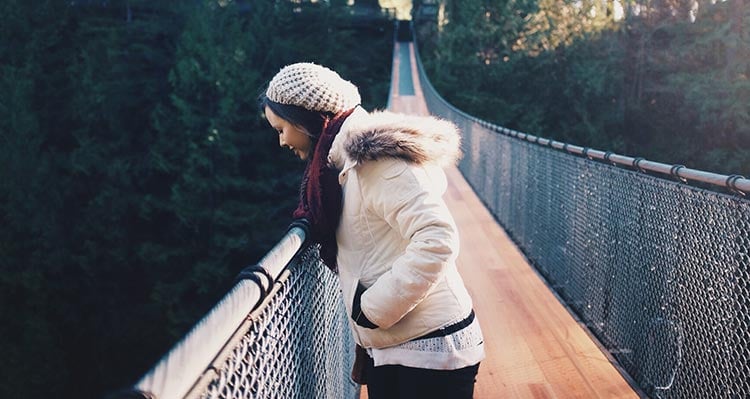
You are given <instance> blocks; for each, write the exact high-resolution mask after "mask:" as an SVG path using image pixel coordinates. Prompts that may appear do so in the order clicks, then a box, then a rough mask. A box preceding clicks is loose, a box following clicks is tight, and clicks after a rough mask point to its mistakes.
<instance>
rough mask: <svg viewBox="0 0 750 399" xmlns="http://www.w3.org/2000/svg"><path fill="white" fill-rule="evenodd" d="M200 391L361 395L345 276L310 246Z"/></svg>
mask: <svg viewBox="0 0 750 399" xmlns="http://www.w3.org/2000/svg"><path fill="white" fill-rule="evenodd" d="M288 271H289V273H288V274H287V276H288V277H287V278H283V279H280V281H279V282H278V283H277V284H278V285H279V289H278V291H276V292H275V294H274V295H273V296H272V297H271V298H270V300H269V302H268V303H267V304H266V305H265V306H264V307H262V308H261V310H260V312H257V317H256V318H255V319H254V320H253V321H252V323H251V324H250V328H249V329H248V330H247V331H246V332H244V336H243V337H242V338H241V339H240V340H239V343H238V344H237V345H236V346H235V347H234V349H233V350H232V351H231V354H230V355H229V357H228V358H227V360H226V361H225V362H224V365H223V366H222V367H221V368H220V369H219V370H217V372H218V376H217V377H216V378H214V379H213V381H211V382H210V384H209V385H208V387H207V388H206V389H205V390H204V391H203V392H202V393H200V395H199V397H201V398H305V399H307V398H355V397H357V396H358V393H359V385H357V384H355V383H354V382H353V381H352V380H351V379H350V378H349V375H350V371H351V367H352V362H353V360H354V341H353V339H352V337H351V333H350V329H349V326H348V324H347V316H346V311H345V310H344V305H343V302H342V301H341V298H340V290H339V284H338V279H337V278H336V276H335V275H334V274H333V273H332V272H330V271H329V270H328V269H327V268H326V267H325V266H324V265H322V264H321V263H320V258H319V257H318V252H317V248H316V247H311V248H308V249H307V250H305V251H304V252H303V253H302V254H301V255H300V256H298V257H297V259H296V260H295V261H294V262H292V263H291V264H290V266H289V268H288Z"/></svg>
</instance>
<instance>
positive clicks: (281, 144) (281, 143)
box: [279, 134, 286, 147]
mask: <svg viewBox="0 0 750 399" xmlns="http://www.w3.org/2000/svg"><path fill="white" fill-rule="evenodd" d="M285 145H286V143H285V142H284V135H283V134H280V135H279V147H283V146H285Z"/></svg>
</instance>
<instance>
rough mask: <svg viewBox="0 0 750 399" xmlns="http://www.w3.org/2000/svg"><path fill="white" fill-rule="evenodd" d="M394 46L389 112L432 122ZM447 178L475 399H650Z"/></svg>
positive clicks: (403, 46)
mask: <svg viewBox="0 0 750 399" xmlns="http://www.w3.org/2000/svg"><path fill="white" fill-rule="evenodd" d="M395 46H396V47H395V48H394V52H393V54H394V59H393V74H392V79H393V80H392V82H391V97H390V99H389V100H390V101H389V106H390V109H391V110H393V111H397V112H404V113H413V114H427V113H428V110H427V105H426V104H425V101H424V99H423V96H422V88H421V85H420V82H419V74H418V73H417V67H416V62H415V54H414V47H413V44H412V43H408V42H396V43H395ZM446 172H447V175H448V180H449V188H448V192H447V193H446V196H445V200H446V202H447V204H448V206H449V207H450V209H451V210H452V212H453V215H454V217H455V219H456V223H457V224H458V227H459V231H460V234H461V253H460V255H459V257H458V267H459V270H460V272H461V274H462V275H463V277H464V280H465V282H466V284H467V286H468V288H469V291H470V293H471V296H472V298H473V300H474V308H475V310H476V313H477V315H478V317H479V321H480V324H481V326H482V330H483V332H484V336H485V348H486V351H487V358H486V359H485V360H484V361H483V362H482V365H481V367H480V369H479V376H478V378H477V385H476V389H475V398H480V399H481V398H487V399H489V398H493V399H494V398H637V397H639V396H643V395H641V394H639V393H638V392H636V391H635V390H634V389H633V388H632V387H631V385H630V384H629V382H628V379H627V376H623V374H621V373H620V372H619V368H618V367H617V365H616V364H614V363H613V361H612V360H611V357H609V356H608V355H607V354H605V352H603V351H602V350H601V349H600V346H599V345H598V344H597V342H596V341H594V340H593V339H592V337H591V336H590V335H589V334H588V332H587V330H586V329H585V328H583V327H582V325H581V324H580V323H579V322H578V321H577V320H576V319H575V318H574V317H573V316H572V315H571V313H570V312H568V310H567V309H566V308H565V307H564V306H563V305H562V304H561V303H560V301H559V300H558V299H557V297H556V296H555V295H554V293H553V292H552V291H551V290H550V289H549V288H548V287H547V285H546V283H545V282H544V281H543V280H542V278H541V277H540V276H539V275H538V273H536V271H535V270H534V269H533V268H532V267H531V266H530V265H529V264H528V262H527V261H526V259H525V257H524V256H523V254H522V253H521V252H520V251H519V250H518V249H517V248H516V246H515V245H514V244H513V242H512V241H511V240H510V239H509V237H508V236H507V235H506V233H505V232H504V231H503V229H502V228H501V227H500V226H499V225H498V223H497V222H496V221H495V220H494V218H493V217H492V215H491V214H490V213H489V211H487V209H486V208H485V207H484V205H483V204H482V203H481V201H480V200H479V198H478V197H477V196H476V195H475V194H474V192H473V191H472V189H471V188H470V187H469V185H468V184H467V182H466V180H464V178H463V176H462V175H461V173H460V172H459V171H458V169H457V168H451V169H449V170H447V171H446ZM362 397H363V398H366V397H367V393H366V390H365V389H363V392H362Z"/></svg>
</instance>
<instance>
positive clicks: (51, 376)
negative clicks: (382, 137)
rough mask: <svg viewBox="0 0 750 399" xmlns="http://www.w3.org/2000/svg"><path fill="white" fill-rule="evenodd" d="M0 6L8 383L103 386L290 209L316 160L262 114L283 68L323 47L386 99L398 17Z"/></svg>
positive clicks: (132, 371)
mask: <svg viewBox="0 0 750 399" xmlns="http://www.w3.org/2000/svg"><path fill="white" fill-rule="evenodd" d="M0 11H2V16H0V19H2V22H0V34H2V37H3V38H4V43H3V45H2V46H0V90H2V93H3V96H0V140H1V142H2V145H1V146H0V164H2V165H3V167H2V168H0V226H2V227H0V314H3V316H4V317H3V323H0V340H2V342H3V343H4V347H5V348H7V350H6V351H5V352H4V354H5V362H4V364H5V365H6V366H5V367H3V368H2V371H1V372H0V397H3V398H33V397H40V398H41V397H95V396H101V395H102V394H103V393H105V392H108V391H113V390H115V389H117V388H120V387H124V386H127V385H129V384H132V383H133V382H135V380H136V379H137V378H138V377H140V376H141V375H142V374H143V373H144V372H145V371H146V370H148V368H150V367H151V366H152V365H153V364H154V363H155V362H156V361H157V360H158V359H159V357H161V356H162V355H163V354H164V353H165V352H166V351H167V350H168V349H169V348H170V347H171V346H172V345H173V344H174V343H175V341H176V340H177V339H178V338H179V337H180V336H182V335H183V334H184V333H185V332H186V331H187V329H188V328H190V327H191V326H192V325H193V324H194V323H195V322H196V321H197V319H198V318H200V317H201V316H202V315H203V314H204V313H205V312H206V311H207V310H208V309H209V308H210V307H211V306H213V305H214V304H215V303H216V301H217V300H218V299H219V298H220V297H221V296H222V295H223V294H224V293H225V292H226V291H227V289H229V288H230V285H231V283H232V280H233V276H234V275H236V273H237V272H238V271H239V270H240V269H241V268H242V267H244V266H246V265H247V264H249V263H252V262H254V261H256V260H257V259H259V258H260V256H261V255H262V254H263V253H265V252H266V251H267V250H268V249H269V248H270V247H271V245H273V243H274V242H275V241H276V240H278V239H279V238H280V236H281V234H283V231H284V229H285V228H286V226H287V224H288V222H289V221H290V215H291V210H292V209H293V207H294V206H295V205H296V198H297V191H298V185H299V178H300V174H301V171H302V169H303V167H304V165H303V164H301V163H300V162H299V161H298V160H296V159H294V158H293V156H292V155H291V154H289V153H288V152H285V151H283V150H282V149H280V148H278V143H277V141H276V135H275V134H274V133H273V131H272V130H271V129H270V128H269V127H268V126H267V124H266V122H265V121H263V120H262V118H261V114H260V112H259V110H258V107H257V96H258V95H259V94H260V92H261V91H262V90H263V88H264V87H263V86H264V85H265V83H266V81H267V80H268V79H269V78H270V77H271V76H272V75H273V74H274V73H275V72H276V71H277V70H278V69H279V68H280V67H281V66H283V65H284V64H286V63H289V62H296V61H316V62H319V63H322V64H324V65H328V66H331V67H333V68H335V69H337V70H339V71H340V72H341V73H342V75H344V76H345V77H347V78H350V79H352V80H353V81H354V82H355V83H357V84H358V85H360V87H361V89H362V92H363V97H364V102H365V105H366V106H368V107H376V106H382V104H383V103H384V102H385V100H386V95H387V81H388V76H389V68H390V51H391V50H390V38H391V36H390V34H389V33H388V32H387V31H378V30H374V31H340V30H338V29H335V27H336V26H337V22H336V21H337V18H338V17H337V16H336V10H335V9H334V8H332V7H318V8H316V9H311V10H310V11H309V12H307V11H306V12H305V13H303V15H301V16H300V15H297V14H296V13H294V12H293V10H292V9H291V8H289V7H286V5H285V4H283V2H248V3H238V2H233V1H231V0H222V1H209V0H204V1H199V2H188V3H183V4H180V5H169V6H167V5H166V3H164V2H152V1H147V0H128V1H126V0H120V1H110V2H107V3H106V4H103V3H100V2H86V1H84V2H59V1H54V0H46V1H39V2H33V4H32V2H23V1H17V0H8V1H5V2H2V3H1V4H0ZM303 19H304V20H303ZM360 48H368V51H367V52H366V54H362V53H361V52H360V51H358V50H359V49H360Z"/></svg>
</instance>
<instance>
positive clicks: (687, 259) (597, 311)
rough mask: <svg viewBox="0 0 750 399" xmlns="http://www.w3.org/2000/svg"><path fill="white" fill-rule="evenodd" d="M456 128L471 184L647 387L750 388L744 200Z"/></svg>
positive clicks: (449, 112)
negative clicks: (460, 135)
mask: <svg viewBox="0 0 750 399" xmlns="http://www.w3.org/2000/svg"><path fill="white" fill-rule="evenodd" d="M420 75H421V76H420V78H421V82H422V87H423V90H424V95H425V100H426V101H427V104H428V108H429V109H430V112H431V113H433V114H436V115H439V116H441V117H443V118H445V119H449V120H452V121H454V122H455V123H456V124H457V125H459V127H460V128H461V130H462V132H463V134H464V136H463V140H464V143H463V150H464V159H463V160H462V162H461V164H460V169H461V171H462V173H463V174H464V176H465V177H466V179H467V180H468V182H469V183H470V184H471V185H472V186H473V188H474V190H475V191H476V193H477V195H478V196H479V197H480V198H481V199H482V200H483V202H484V203H485V205H486V206H487V207H488V208H489V209H490V211H491V212H492V213H493V214H494V216H495V217H496V218H497V220H498V221H499V222H500V224H501V225H502V226H503V227H504V228H505V229H506V231H507V232H508V233H509V234H510V236H511V237H512V238H513V240H514V241H515V242H516V244H517V245H518V246H519V247H520V248H521V250H522V251H523V252H524V253H525V255H526V256H527V258H528V259H529V261H530V262H531V263H532V264H533V265H534V266H535V267H536V268H537V269H538V270H539V271H540V273H541V274H542V275H543V276H545V278H546V279H547V281H548V282H549V284H550V285H551V286H552V288H553V289H554V290H555V291H556V292H557V293H558V294H559V296H560V297H561V298H562V299H563V300H564V301H565V302H566V304H567V305H568V306H569V307H570V308H571V309H572V310H573V311H574V312H575V313H576V314H577V315H578V316H579V317H580V318H581V319H582V320H583V321H584V322H585V323H586V325H587V326H588V327H589V329H590V330H591V331H592V332H593V333H594V334H595V335H596V336H597V337H598V338H599V340H600V341H601V342H602V344H603V345H604V346H605V347H606V348H607V349H608V350H609V351H610V353H612V355H613V356H614V357H615V358H616V359H617V361H618V362H619V363H620V364H621V366H622V367H623V368H624V369H625V370H626V371H627V372H628V374H629V375H630V376H631V377H632V378H633V379H634V380H635V381H636V383H637V384H639V385H640V386H641V388H642V389H643V391H644V392H646V393H647V394H648V395H650V396H652V397H657V398H746V397H750V270H749V267H750V266H749V265H750V258H749V257H748V253H749V252H750V201H748V200H747V199H745V198H741V197H739V196H737V195H734V194H731V193H728V194H724V193H721V192H715V191H710V190H706V189H701V188H697V187H692V186H688V185H686V184H683V183H681V182H679V181H671V180H667V179H661V178H657V177H654V176H650V175H647V174H645V173H642V172H638V171H632V170H628V169H624V168H621V167H617V166H614V165H610V164H606V163H601V162H596V161H592V160H589V159H587V158H583V157H577V156H574V155H571V154H567V153H565V152H562V151H558V150H555V149H552V148H549V147H545V146H541V145H537V144H533V143H530V142H526V141H522V140H518V139H515V138H513V137H509V136H506V135H502V134H499V133H498V132H496V131H494V129H493V127H492V126H490V125H488V124H487V123H483V122H481V121H479V120H477V119H476V118H473V117H470V116H469V115H467V114H465V113H463V112H461V111H459V110H457V109H455V108H453V107H452V106H450V105H448V104H447V103H446V102H445V101H444V100H443V99H442V98H440V96H439V95H438V94H437V93H436V92H435V90H434V88H432V86H431V85H430V84H429V82H428V80H427V79H426V76H425V75H424V70H423V69H421V66H420Z"/></svg>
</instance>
